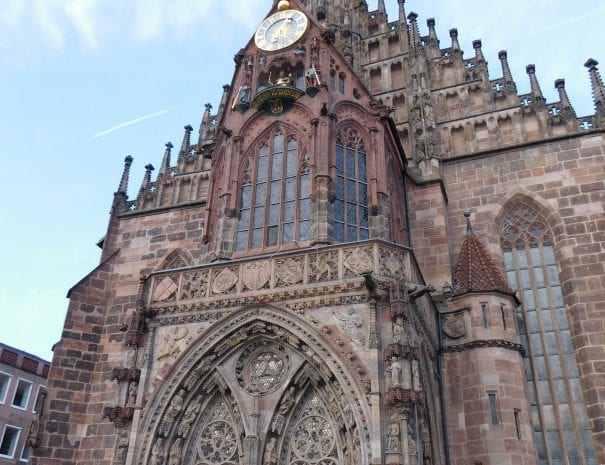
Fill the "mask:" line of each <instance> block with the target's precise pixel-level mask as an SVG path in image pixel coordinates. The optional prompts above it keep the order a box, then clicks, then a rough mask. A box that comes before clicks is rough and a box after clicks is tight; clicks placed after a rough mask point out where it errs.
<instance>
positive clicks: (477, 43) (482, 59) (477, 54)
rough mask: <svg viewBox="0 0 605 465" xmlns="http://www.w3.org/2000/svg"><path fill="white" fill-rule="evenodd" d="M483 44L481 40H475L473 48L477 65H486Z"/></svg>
mask: <svg viewBox="0 0 605 465" xmlns="http://www.w3.org/2000/svg"><path fill="white" fill-rule="evenodd" d="M481 47H482V43H481V40H480V39H477V40H473V48H474V49H475V62H476V63H477V64H480V63H485V57H484V56H483V49H482V48H481Z"/></svg>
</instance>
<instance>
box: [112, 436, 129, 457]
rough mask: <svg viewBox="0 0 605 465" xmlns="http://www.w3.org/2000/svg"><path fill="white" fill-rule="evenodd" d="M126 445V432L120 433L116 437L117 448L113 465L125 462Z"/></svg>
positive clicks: (127, 440)
mask: <svg viewBox="0 0 605 465" xmlns="http://www.w3.org/2000/svg"><path fill="white" fill-rule="evenodd" d="M128 444H129V439H128V432H126V431H122V432H121V433H120V436H119V437H118V447H117V449H116V455H115V459H114V462H113V463H114V464H115V465H121V464H123V463H125V462H126V457H127V455H128Z"/></svg>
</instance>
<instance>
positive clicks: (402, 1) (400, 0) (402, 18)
mask: <svg viewBox="0 0 605 465" xmlns="http://www.w3.org/2000/svg"><path fill="white" fill-rule="evenodd" d="M397 3H399V24H401V25H404V24H405V25H407V23H408V22H407V21H406V19H405V0H397Z"/></svg>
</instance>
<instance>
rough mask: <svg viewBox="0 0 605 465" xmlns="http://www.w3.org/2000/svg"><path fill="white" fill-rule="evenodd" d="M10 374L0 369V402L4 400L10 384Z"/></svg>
mask: <svg viewBox="0 0 605 465" xmlns="http://www.w3.org/2000/svg"><path fill="white" fill-rule="evenodd" d="M11 378H12V376H11V375H9V374H7V373H3V372H1V371H0V404H3V403H4V402H6V395H7V394H8V388H9V387H10V384H11Z"/></svg>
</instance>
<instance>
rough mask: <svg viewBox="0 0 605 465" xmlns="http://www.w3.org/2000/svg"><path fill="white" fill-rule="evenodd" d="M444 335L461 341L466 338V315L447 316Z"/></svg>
mask: <svg viewBox="0 0 605 465" xmlns="http://www.w3.org/2000/svg"><path fill="white" fill-rule="evenodd" d="M443 333H444V334H445V335H446V336H447V337H449V338H450V339H460V338H463V337H464V336H466V325H465V324H464V315H463V314H462V313H457V314H453V315H447V316H446V317H445V318H444V320H443Z"/></svg>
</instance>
